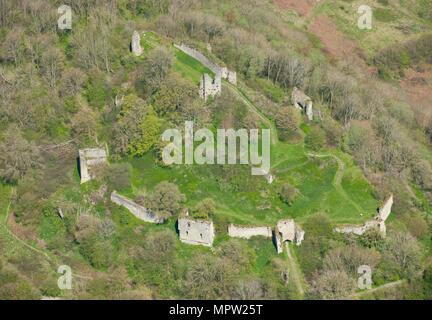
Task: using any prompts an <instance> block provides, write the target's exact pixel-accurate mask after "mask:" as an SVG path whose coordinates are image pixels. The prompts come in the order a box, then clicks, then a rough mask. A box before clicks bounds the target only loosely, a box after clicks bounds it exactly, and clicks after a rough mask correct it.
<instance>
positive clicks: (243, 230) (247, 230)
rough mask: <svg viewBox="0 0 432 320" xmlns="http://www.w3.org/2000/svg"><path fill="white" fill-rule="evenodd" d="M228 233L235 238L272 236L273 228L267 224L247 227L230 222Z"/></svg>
mask: <svg viewBox="0 0 432 320" xmlns="http://www.w3.org/2000/svg"><path fill="white" fill-rule="evenodd" d="M228 235H229V236H230V237H233V238H243V239H250V238H252V237H255V236H261V237H266V238H271V237H272V230H271V228H270V227H266V226H256V227H246V226H236V225H233V224H230V225H229V226H228Z"/></svg>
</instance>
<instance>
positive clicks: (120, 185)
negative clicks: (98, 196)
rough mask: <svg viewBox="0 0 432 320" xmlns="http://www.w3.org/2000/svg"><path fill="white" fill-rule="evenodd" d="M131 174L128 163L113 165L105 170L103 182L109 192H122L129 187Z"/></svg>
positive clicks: (130, 167)
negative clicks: (104, 181)
mask: <svg viewBox="0 0 432 320" xmlns="http://www.w3.org/2000/svg"><path fill="white" fill-rule="evenodd" d="M131 174H132V166H131V165H130V164H129V163H114V164H112V165H110V166H109V167H108V168H107V169H106V173H105V180H106V182H107V184H108V187H109V189H110V190H116V191H122V190H125V189H127V188H129V187H130V185H131V181H130V180H131Z"/></svg>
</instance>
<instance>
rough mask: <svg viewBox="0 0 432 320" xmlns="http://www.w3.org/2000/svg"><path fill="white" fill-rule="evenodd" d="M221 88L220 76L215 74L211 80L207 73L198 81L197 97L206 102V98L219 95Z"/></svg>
mask: <svg viewBox="0 0 432 320" xmlns="http://www.w3.org/2000/svg"><path fill="white" fill-rule="evenodd" d="M221 87H222V80H221V74H220V73H217V74H216V77H215V78H214V79H212V78H211V77H210V76H209V75H208V74H207V73H205V74H203V75H202V77H201V81H200V87H199V95H200V97H201V98H202V99H204V100H205V101H207V99H208V97H214V96H215V95H218V94H220V92H221Z"/></svg>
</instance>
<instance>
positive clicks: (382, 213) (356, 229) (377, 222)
mask: <svg viewBox="0 0 432 320" xmlns="http://www.w3.org/2000/svg"><path fill="white" fill-rule="evenodd" d="M392 206H393V195H392V194H390V195H389V196H388V197H387V199H386V200H385V201H384V204H383V205H382V206H381V207H380V208H379V209H378V214H377V215H376V216H375V218H374V219H372V220H369V221H366V222H365V223H364V224H363V225H346V226H341V227H337V228H335V229H334V230H335V231H336V232H340V233H352V234H355V235H359V236H360V235H362V234H363V233H365V232H366V231H368V230H371V229H377V230H379V231H380V232H381V234H382V235H384V236H385V234H386V230H387V227H386V225H385V221H386V220H387V218H388V216H389V215H390V213H391V209H392Z"/></svg>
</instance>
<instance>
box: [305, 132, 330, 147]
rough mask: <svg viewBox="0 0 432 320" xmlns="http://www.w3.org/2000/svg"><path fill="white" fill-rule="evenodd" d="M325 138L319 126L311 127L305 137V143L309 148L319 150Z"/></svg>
mask: <svg viewBox="0 0 432 320" xmlns="http://www.w3.org/2000/svg"><path fill="white" fill-rule="evenodd" d="M325 139H326V138H325V134H324V132H323V131H322V130H321V129H320V128H318V127H312V128H311V130H310V131H309V134H308V135H307V136H306V138H305V144H306V147H308V148H309V149H311V150H313V151H319V150H320V149H322V148H323V147H324V144H325Z"/></svg>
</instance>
